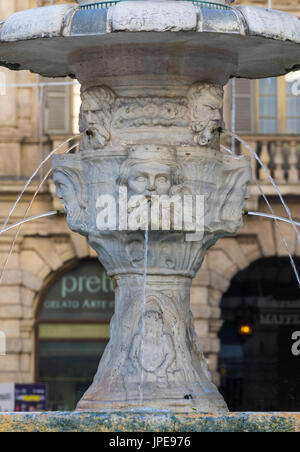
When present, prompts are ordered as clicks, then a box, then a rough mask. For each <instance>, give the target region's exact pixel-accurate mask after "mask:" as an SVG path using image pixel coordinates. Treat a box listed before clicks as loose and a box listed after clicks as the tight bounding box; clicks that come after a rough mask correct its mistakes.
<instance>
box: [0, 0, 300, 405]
mask: <svg viewBox="0 0 300 452" xmlns="http://www.w3.org/2000/svg"><path fill="white" fill-rule="evenodd" d="M58 3H66V2H63V1H54V4H58ZM70 3H71V2H70ZM236 3H237V4H238V3H247V4H252V5H257V6H267V0H265V1H259V0H257V1H251V2H250V1H240V2H238V1H237V2H236ZM37 4H38V5H39V6H46V5H49V4H50V1H46V0H43V1H42V0H40V1H39V2H36V0H0V17H1V19H6V18H7V17H8V16H10V15H11V14H13V12H15V11H18V10H23V9H27V8H31V7H35V6H36V5H37ZM273 7H274V8H276V9H277V8H278V9H281V10H284V11H288V12H291V13H294V14H296V15H298V17H300V6H299V2H298V1H297V0H289V1H288V0H286V1H283V0H280V1H278V0H277V1H276V0H273ZM0 77H1V83H0V85H1V96H0V111H1V115H0V221H1V223H2V224H3V223H4V222H5V219H6V217H7V215H8V213H9V212H10V209H11V207H12V205H13V203H14V202H15V200H16V198H17V196H18V195H19V193H20V191H21V190H22V188H23V186H24V184H25V182H26V180H27V179H28V178H29V177H30V176H31V174H32V173H33V171H34V169H35V168H36V167H37V166H38V165H39V163H40V162H41V161H42V160H43V159H44V158H45V157H46V156H47V155H48V154H49V152H50V151H51V150H52V149H54V148H55V147H56V146H57V145H59V144H60V143H61V142H63V141H64V140H66V139H67V138H69V137H71V136H72V135H74V134H75V133H76V132H77V124H76V122H77V119H78V105H79V102H78V99H79V91H78V90H79V87H78V85H76V82H74V80H71V79H66V80H60V79H59V80H56V81H55V80H49V79H43V78H42V77H38V76H36V75H34V74H31V73H29V72H23V71H22V72H14V71H9V70H7V69H4V68H1V72H0ZM53 82H62V83H61V84H53ZM49 83H50V84H49ZM233 94H234V95H233ZM233 103H235V104H236V118H235V120H234V121H233V122H234V124H233V122H232V118H233V119H234V116H232V107H233ZM225 118H226V125H227V127H228V128H231V127H235V130H236V131H237V133H238V134H239V135H240V136H241V137H242V138H243V139H244V140H245V141H246V142H247V143H248V144H249V145H250V146H251V147H252V148H253V149H255V150H256V151H257V152H258V154H259V155H260V158H261V159H262V161H263V163H264V164H265V165H266V166H267V167H268V168H269V171H270V173H271V174H272V176H273V177H274V179H275V181H276V183H277V184H278V187H279V189H280V191H281V193H282V195H283V196H284V198H285V201H286V202H287V204H288V206H289V208H290V210H291V213H292V216H293V218H294V219H295V220H298V221H299V220H300V184H299V174H300V72H296V73H294V74H292V75H289V76H286V77H285V76H284V77H279V78H277V79H275V78H274V79H267V80H261V81H259V80H243V79H240V80H236V81H235V82H234V83H230V84H229V85H228V86H227V87H226V102H225ZM76 140H78V139H77V138H74V139H73V140H72V141H71V142H70V143H69V144H68V145H74V144H76ZM227 144H229V145H230V144H231V143H227ZM68 145H67V144H66V145H64V146H62V147H61V148H60V150H59V152H64V151H65V150H66V149H67V146H68ZM234 145H235V149H236V152H237V153H238V154H247V153H248V154H249V150H248V149H247V148H246V146H244V145H240V144H239V143H238V142H235V143H234ZM252 162H253V163H252V169H253V183H252V185H251V195H250V198H249V199H248V201H247V206H246V209H247V210H251V211H260V212H267V213H270V211H269V210H268V206H267V204H266V202H265V200H264V198H263V196H262V193H261V190H262V191H263V193H264V194H265V195H266V196H267V197H268V200H269V202H270V203H271V205H272V208H273V211H274V212H275V213H276V214H277V215H280V216H283V217H286V216H287V214H286V212H285V210H284V208H283V207H282V205H281V203H280V200H279V198H278V196H277V194H276V192H275V190H274V188H273V186H272V185H271V183H270V181H269V180H268V178H267V176H266V174H265V173H264V171H263V170H262V169H261V168H260V167H259V166H258V164H257V163H256V161H255V159H253V158H252ZM49 168H50V166H49V165H44V166H43V168H41V170H40V172H39V173H38V175H37V176H36V177H35V178H34V179H33V181H32V183H31V184H30V186H29V187H28V189H27V190H26V192H25V193H24V194H23V196H22V198H21V201H20V203H19V204H18V206H17V207H16V209H15V210H14V212H13V214H12V216H11V218H10V221H9V223H16V222H18V221H20V220H22V218H23V216H24V214H25V212H26V210H27V208H28V205H29V204H30V202H31V200H32V198H33V196H35V192H36V190H37V189H38V188H39V186H40V184H41V182H42V181H43V179H44V178H45V176H46V175H47V172H48V171H49ZM61 208H62V206H61V204H60V201H59V200H58V198H57V197H56V195H55V188H54V184H53V182H52V180H51V177H49V178H48V179H47V180H46V182H44V183H43V184H42V186H41V187H40V189H39V191H38V194H37V195H36V196H35V199H34V202H33V203H32V205H31V207H30V210H29V211H28V212H27V215H28V216H33V215H38V214H40V213H44V212H49V211H53V210H60V209H61ZM282 235H283V236H284V237H285V241H286V242H285V243H284V240H282ZM12 244H13V247H12ZM287 249H289V252H290V254H291V255H292V256H293V257H294V260H295V264H296V266H297V267H298V269H299V268H300V266H299V262H300V260H299V259H300V245H299V243H298V242H297V238H296V234H295V232H294V230H293V228H292V227H291V226H290V225H289V224H287V223H281V224H280V230H279V229H278V227H277V226H276V224H275V223H274V222H272V221H270V220H269V219H265V218H260V217H255V216H247V217H245V222H244V227H243V228H242V230H241V231H240V232H239V234H238V236H237V237H232V238H231V237H230V238H224V239H221V240H219V241H218V242H217V244H216V245H215V246H214V247H213V248H211V249H210V251H209V252H208V254H207V257H206V259H205V261H204V263H203V265H202V267H201V269H200V271H199V273H198V274H197V277H196V278H195V280H194V282H193V286H192V290H191V307H192V311H193V313H194V316H195V326H196V330H197V333H198V335H199V336H200V339H201V344H202V347H203V351H204V353H205V356H206V358H207V360H208V363H209V369H210V371H211V373H212V376H213V379H214V381H215V382H216V383H217V384H218V385H219V386H220V388H221V391H222V392H223V394H224V395H225V399H226V400H227V402H228V403H229V407H230V408H231V409H236V410H246V409H257V410H260V409H262V410H264V409H265V410H266V409H267V410H268V409H274V410H275V409H276V410H280V409H282V410H283V409H287V410H291V411H299V409H300V394H299V398H298V399H297V394H298V393H297V391H298V389H297V381H298V382H299V383H300V381H299V377H297V374H298V375H300V372H299V370H300V356H299V357H298V358H297V356H295V355H293V354H292V351H291V348H292V345H293V341H292V337H291V336H292V334H293V333H294V332H296V331H300V319H299V316H298V311H297V306H299V305H300V296H299V293H300V292H299V287H298V285H297V282H296V279H295V276H294V274H293V272H292V270H291V266H290V261H289V257H288V250H287ZM8 255H10V257H9V259H8V260H7V256H8ZM6 261H7V263H6ZM4 265H5V271H4V273H3V278H2V282H1V285H0V331H1V332H3V333H4V334H5V336H6V355H5V356H1V357H0V383H1V382H3V383H8V382H15V383H32V382H47V383H48V384H49V399H50V408H51V409H73V408H74V406H75V403H76V401H77V400H78V398H79V397H80V396H81V394H82V392H83V391H84V390H85V388H86V387H87V386H88V385H89V383H90V380H91V378H92V376H93V374H94V373H95V371H96V368H97V364H98V359H99V355H101V350H103V349H104V347H105V344H106V343H107V341H108V338H109V320H110V318H111V315H112V313H113V291H114V288H113V286H112V283H111V281H110V280H109V279H108V278H107V276H106V273H105V271H104V269H103V268H101V267H99V264H98V263H97V259H96V255H95V252H94V251H93V250H92V249H91V248H90V247H89V246H88V244H87V242H86V240H85V238H83V237H81V236H80V235H78V234H74V233H71V232H70V230H69V228H68V227H67V224H66V220H65V217H64V216H63V215H57V216H55V217H49V218H43V219H39V220H36V221H34V222H30V223H26V224H24V225H23V226H22V227H21V229H20V231H19V233H18V235H17V236H16V229H12V230H10V231H8V232H7V233H5V234H2V235H0V267H2V268H3V267H4ZM297 303H298V305H297ZM241 327H246V330H244V332H243V331H242V330H241ZM247 327H248V328H249V330H247ZM248 333H249V334H248ZM284 369H288V371H286V372H284ZM297 378H298V380H297ZM295 380H296V381H295ZM285 385H288V387H289V388H290V389H289V391H290V392H289V394H290V395H289V397H288V400H289V402H287V401H286V399H287V398H286V396H285V390H284V387H285ZM299 386H300V384H299ZM249 388H250V389H249ZM267 388H272V390H271V389H270V390H267ZM297 407H298V408H299V409H298V410H297Z"/></svg>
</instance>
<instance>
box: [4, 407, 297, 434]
mask: <svg viewBox="0 0 300 452" xmlns="http://www.w3.org/2000/svg"><path fill="white" fill-rule="evenodd" d="M299 431H300V414H299V413H230V414H220V415H216V414H210V413H193V414H188V415H187V414H180V413H178V414H174V413H172V412H171V411H156V410H140V411H127V412H120V411H107V412H105V411H103V412H93V413H89V412H85V413H83V412H74V413H66V412H49V413H18V414H17V413H2V414H0V432H170V433H171V432H187V433H189V432H299Z"/></svg>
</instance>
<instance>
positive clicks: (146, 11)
mask: <svg viewBox="0 0 300 452" xmlns="http://www.w3.org/2000/svg"><path fill="white" fill-rule="evenodd" d="M196 26H197V11H196V8H195V7H194V5H193V4H192V3H188V2H182V1H176V3H174V2H172V1H170V2H161V1H160V2H159V1H153V2H147V1H139V2H138V3H137V2H135V1H133V2H131V1H127V2H126V3H122V2H121V3H118V4H117V5H116V7H115V8H114V11H113V14H112V29H113V31H159V32H165V31H173V32H176V31H192V30H195V29H196Z"/></svg>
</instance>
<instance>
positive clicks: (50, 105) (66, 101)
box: [43, 78, 71, 135]
mask: <svg viewBox="0 0 300 452" xmlns="http://www.w3.org/2000/svg"><path fill="white" fill-rule="evenodd" d="M43 81H45V82H46V83H47V82H49V83H53V82H54V83H55V82H67V81H68V79H67V78H56V79H53V78H51V79H48V78H45V79H44V80H43ZM70 93H71V86H70V85H50V86H46V87H45V88H44V96H45V119H44V125H45V133H47V134H49V135H64V134H68V133H70V129H71V101H70Z"/></svg>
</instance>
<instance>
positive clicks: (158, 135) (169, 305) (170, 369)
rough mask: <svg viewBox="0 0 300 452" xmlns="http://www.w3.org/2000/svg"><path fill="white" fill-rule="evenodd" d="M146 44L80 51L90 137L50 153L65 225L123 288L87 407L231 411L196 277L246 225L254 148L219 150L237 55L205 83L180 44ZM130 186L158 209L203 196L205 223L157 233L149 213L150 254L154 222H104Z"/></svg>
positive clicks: (85, 128) (78, 69)
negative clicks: (193, 299) (197, 307)
mask: <svg viewBox="0 0 300 452" xmlns="http://www.w3.org/2000/svg"><path fill="white" fill-rule="evenodd" d="M137 47H138V46H137ZM137 47H136V48H135V49H134V50H132V49H130V48H124V49H123V50H122V52H120V49H119V48H118V49H116V48H114V47H111V48H110V49H106V50H101V53H99V50H98V51H97V54H93V50H91V54H88V55H86V53H85V54H84V55H73V56H72V64H73V67H74V73H75V74H76V75H77V77H78V78H79V80H80V81H81V83H82V108H81V114H80V130H81V132H82V133H83V137H82V141H81V147H80V152H79V153H78V154H73V155H59V156H55V157H54V159H53V167H54V179H55V183H56V186H57V193H58V195H59V196H60V197H61V199H62V200H63V201H64V203H65V206H66V211H67V219H68V224H69V226H70V228H71V229H72V230H73V231H77V232H79V233H81V234H83V235H85V236H86V237H87V238H88V241H89V243H90V245H91V246H92V247H93V248H94V249H95V250H96V251H97V253H98V255H99V260H100V261H101V263H102V264H103V265H104V266H105V268H106V270H107V272H108V274H109V275H110V276H112V278H113V281H114V284H115V287H116V307H115V314H114V317H113V319H112V322H111V339H110V342H109V344H108V346H107V348H106V350H105V353H104V355H103V357H102V359H101V362H100V365H99V369H98V372H97V374H96V376H95V379H94V382H93V384H92V386H91V388H90V389H89V390H88V391H87V393H86V394H85V395H84V397H83V399H82V400H81V401H80V403H79V405H78V408H79V409H87V410H90V409H91V410H98V409H107V408H116V409H126V408H130V407H139V406H141V407H149V406H150V407H156V408H170V409H172V410H175V411H188V410H191V409H192V407H195V408H197V409H199V410H201V411H210V412H214V411H226V410H227V407H226V404H225V402H224V400H223V398H222V397H221V395H220V394H219V393H218V391H217V388H216V387H215V386H214V385H213V383H212V382H211V378H210V375H209V372H208V370H207V365H206V361H205V358H204V355H203V353H202V350H201V345H200V342H199V339H198V337H197V335H196V333H195V330H194V326H193V316H192V313H191V311H190V286H191V281H192V278H193V277H194V276H195V273H196V272H197V271H198V269H199V267H200V265H201V263H202V261H203V259H204V256H205V252H206V251H207V249H208V248H209V247H210V246H212V245H213V244H214V243H215V242H216V241H217V240H218V238H219V237H223V236H225V235H230V234H234V233H236V232H237V230H238V229H239V227H240V226H241V224H242V207H243V204H244V200H245V197H246V193H247V186H248V183H249V181H250V173H251V171H250V165H249V159H248V157H237V156H230V155H227V154H224V153H221V152H220V147H219V141H220V134H221V132H222V128H223V121H222V101H223V88H222V83H225V81H226V77H227V73H229V70H230V69H229V66H228V65H227V64H229V63H228V58H227V57H228V56H227V57H226V58H227V60H226V61H227V62H226V63H224V67H223V69H224V72H223V73H222V74H217V75H216V74H215V75H212V74H214V68H213V65H212V64H211V62H210V63H208V66H207V68H206V70H207V71H208V73H210V74H211V75H210V77H205V78H204V79H206V80H207V79H213V80H214V79H216V78H218V80H219V82H218V83H217V82H216V80H214V82H213V83H207V82H201V81H200V82H199V81H197V78H198V77H199V78H200V80H201V76H200V74H199V73H198V69H195V68H198V66H197V65H196V64H195V58H198V56H197V55H196V54H195V53H194V52H193V50H192V49H190V51H189V50H185V53H184V58H185V60H186V64H185V65H184V64H183V60H182V57H183V56H182V57H181V59H180V58H179V59H178V55H177V54H178V52H179V53H180V49H177V50H176V55H177V56H176V55H175V53H174V49H167V50H166V49H165V51H164V52H163V50H162V49H161V48H157V47H154V48H152V49H151V52H150V50H149V49H147V48H146V47H145V48H144V47H143V48H137ZM108 55H109V56H108ZM172 58H173V60H172ZM220 58H222V55H220ZM229 60H230V59H229ZM79 61H80V62H79ZM89 61H90V62H89ZM166 61H168V63H167V64H168V65H169V66H170V67H171V69H170V70H169V72H168V71H166V70H165V65H166ZM172 61H173V62H172ZM224 61H225V60H224ZM232 64H235V63H234V62H233V63H232ZM226 65H227V66H226ZM200 71H202V72H203V71H204V69H203V68H200ZM209 71H210V72H209ZM161 74H164V75H163V76H162V75H161ZM125 188H126V190H127V193H128V197H130V196H136V195H139V196H142V195H143V196H144V197H145V198H146V200H148V201H149V202H150V207H152V202H153V199H154V198H152V197H153V196H161V195H169V196H174V195H178V196H179V198H180V199H183V198H184V195H187V194H188V195H194V196H196V195H198V196H203V197H204V231H203V232H200V233H199V232H194V233H193V232H188V231H187V230H185V229H183V230H179V229H178V227H177V226H176V225H174V224H172V222H171V225H172V227H171V229H173V230H169V231H168V230H151V225H150V222H149V221H147V223H146V224H145V225H144V226H145V228H148V229H149V233H148V251H147V258H146V253H145V231H144V230H141V229H140V230H128V228H126V227H124V225H121V224H120V223H121V221H120V218H119V217H118V212H117V213H116V215H114V213H112V212H110V211H109V209H108V210H107V214H108V216H109V215H110V214H111V213H112V219H114V218H115V219H116V222H115V225H114V227H112V223H113V221H112V222H111V223H110V226H111V227H108V228H107V229H103V228H101V227H99V215H100V216H101V212H102V214H103V205H101V206H100V204H99V199H100V197H101V196H103V195H105V196H107V195H109V196H110V197H112V198H113V199H116V200H119V194H120V189H125ZM120 206H121V203H120V205H118V203H116V207H117V208H119V209H120ZM121 208H122V207H121ZM101 209H102V210H101ZM111 209H113V207H111ZM104 210H105V209H104ZM113 210H114V209H113ZM117 210H118V209H117ZM123 213H124V212H123ZM126 213H130V206H129V207H128V211H127V210H126ZM102 216H103V215H102ZM108 223H109V222H108ZM159 225H160V224H159ZM145 228H144V229H145ZM129 229H130V228H129ZM145 260H146V264H147V265H146V267H147V268H146V280H145V278H144V270H145V268H144V267H145Z"/></svg>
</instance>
